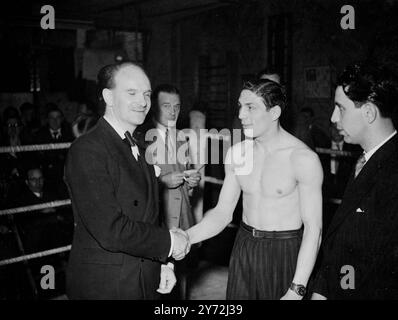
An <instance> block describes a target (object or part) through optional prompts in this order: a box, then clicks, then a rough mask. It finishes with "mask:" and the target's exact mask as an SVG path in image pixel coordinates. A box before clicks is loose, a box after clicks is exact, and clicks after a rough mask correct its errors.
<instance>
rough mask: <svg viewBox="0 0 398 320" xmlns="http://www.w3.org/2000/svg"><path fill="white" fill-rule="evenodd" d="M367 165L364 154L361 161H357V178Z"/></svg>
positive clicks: (360, 158)
mask: <svg viewBox="0 0 398 320" xmlns="http://www.w3.org/2000/svg"><path fill="white" fill-rule="evenodd" d="M365 163H366V158H365V153H362V155H361V156H360V157H359V159H358V161H357V163H356V165H355V178H356V177H357V176H358V174H359V173H360V172H361V170H362V168H363V167H364V165H365Z"/></svg>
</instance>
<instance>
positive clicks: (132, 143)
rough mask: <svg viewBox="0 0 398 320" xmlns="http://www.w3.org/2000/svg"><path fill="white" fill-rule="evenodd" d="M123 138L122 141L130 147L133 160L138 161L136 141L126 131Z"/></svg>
mask: <svg viewBox="0 0 398 320" xmlns="http://www.w3.org/2000/svg"><path fill="white" fill-rule="evenodd" d="M124 136H125V138H124V139H123V141H124V142H125V143H127V144H128V145H129V146H130V147H131V151H132V152H133V155H134V158H135V159H136V160H138V156H139V154H140V153H139V151H138V146H137V141H136V140H135V139H134V138H133V137H132V136H131V133H130V132H128V131H126V132H125V133H124Z"/></svg>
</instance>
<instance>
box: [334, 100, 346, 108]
mask: <svg viewBox="0 0 398 320" xmlns="http://www.w3.org/2000/svg"><path fill="white" fill-rule="evenodd" d="M334 104H336V105H337V106H338V107H339V108H344V107H343V105H342V104H340V103H339V102H337V101H335V102H334Z"/></svg>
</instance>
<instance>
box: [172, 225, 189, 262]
mask: <svg viewBox="0 0 398 320" xmlns="http://www.w3.org/2000/svg"><path fill="white" fill-rule="evenodd" d="M171 234H172V237H174V238H173V240H174V246H173V252H172V256H173V258H174V259H176V260H181V259H184V257H185V256H186V255H187V254H188V252H189V250H190V249H191V243H190V242H189V237H188V234H187V233H186V232H185V231H183V230H181V229H172V230H171Z"/></svg>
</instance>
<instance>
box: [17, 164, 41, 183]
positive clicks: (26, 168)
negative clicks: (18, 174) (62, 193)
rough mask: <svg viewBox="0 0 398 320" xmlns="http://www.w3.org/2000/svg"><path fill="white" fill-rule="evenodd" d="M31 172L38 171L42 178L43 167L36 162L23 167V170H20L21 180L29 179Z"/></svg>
mask: <svg viewBox="0 0 398 320" xmlns="http://www.w3.org/2000/svg"><path fill="white" fill-rule="evenodd" d="M32 170H40V171H41V173H42V175H43V176H44V172H43V166H42V165H40V164H39V163H38V162H37V161H33V162H31V163H29V164H27V165H25V166H24V168H23V170H22V177H23V179H25V180H27V179H28V178H29V177H28V176H29V171H32Z"/></svg>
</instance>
